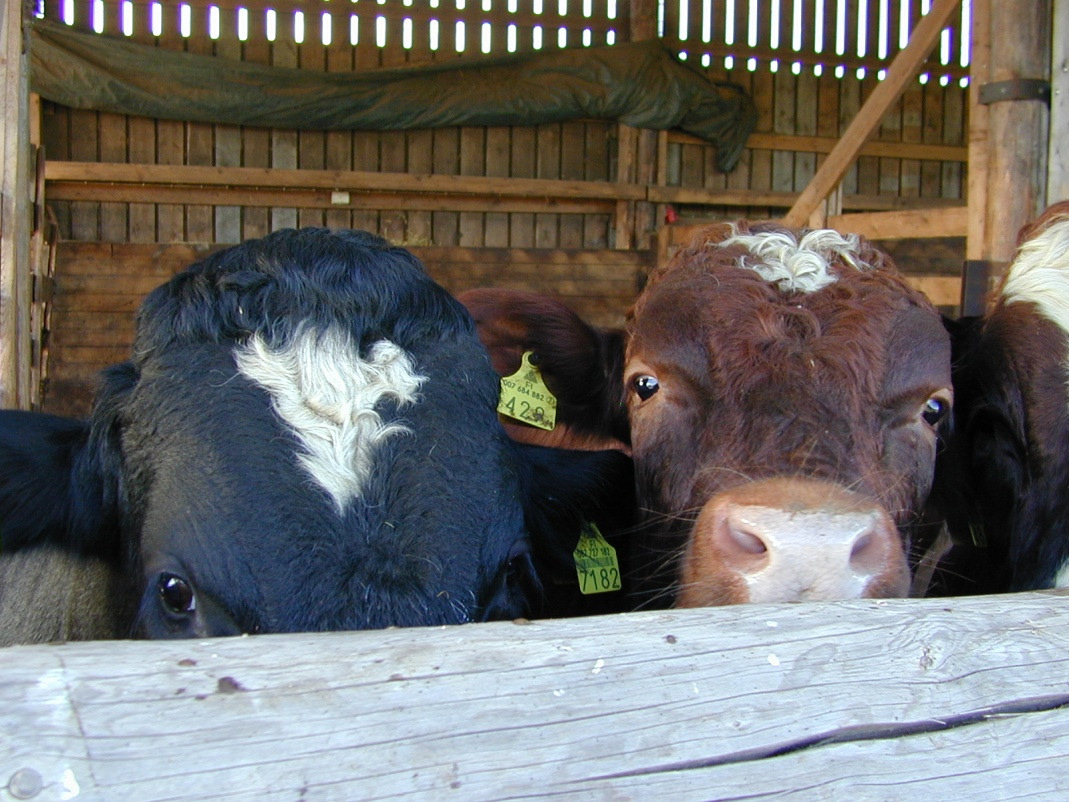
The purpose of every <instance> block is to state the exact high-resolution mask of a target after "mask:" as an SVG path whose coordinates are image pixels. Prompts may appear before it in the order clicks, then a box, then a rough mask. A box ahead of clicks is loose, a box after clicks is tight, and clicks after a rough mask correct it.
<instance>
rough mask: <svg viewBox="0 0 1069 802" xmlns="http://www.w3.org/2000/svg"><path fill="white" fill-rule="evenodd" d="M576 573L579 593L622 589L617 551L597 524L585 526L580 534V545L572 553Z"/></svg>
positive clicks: (586, 593)
mask: <svg viewBox="0 0 1069 802" xmlns="http://www.w3.org/2000/svg"><path fill="white" fill-rule="evenodd" d="M572 556H573V557H574V558H575V572H576V574H578V576H579V592H580V593H582V594H583V595H585V596H589V595H590V594H591V593H606V592H608V591H610V590H619V589H620V563H619V561H618V560H617V559H616V549H614V548H613V547H612V546H610V545H609V542H608V541H607V540H605V538H604V536H602V534H601V532H600V531H599V530H598V527H597V525H596V524H593V523H590V522H588V523H585V524H583V531H582V532H580V533H579V545H577V546H576V547H575V551H573V552H572Z"/></svg>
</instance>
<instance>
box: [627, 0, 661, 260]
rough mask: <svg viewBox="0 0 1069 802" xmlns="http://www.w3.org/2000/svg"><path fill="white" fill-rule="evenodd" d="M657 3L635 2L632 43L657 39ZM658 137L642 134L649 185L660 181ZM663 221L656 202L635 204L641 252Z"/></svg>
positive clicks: (642, 174) (643, 176)
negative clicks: (657, 217)
mask: <svg viewBox="0 0 1069 802" xmlns="http://www.w3.org/2000/svg"><path fill="white" fill-rule="evenodd" d="M657 6H658V3H657V0H631V41H632V42H638V41H641V40H643V39H656V38H657V36H658V35H659V31H658V30H657ZM658 143H659V139H658V135H657V132H656V131H652V130H650V129H648V128H643V129H640V130H639V132H638V163H637V165H636V167H637V174H636V179H637V181H638V183H639V184H644V185H646V186H649V185H650V184H654V183H656V182H657V165H658V164H659V162H660V157H659V154H658ZM658 223H659V221H658V220H657V219H656V213H655V210H654V206H653V204H652V203H646V202H645V201H641V202H639V203H636V204H635V223H634V242H635V248H637V249H638V250H647V249H648V248H650V247H651V246H652V244H653V234H654V231H655V230H656V228H657V225H658Z"/></svg>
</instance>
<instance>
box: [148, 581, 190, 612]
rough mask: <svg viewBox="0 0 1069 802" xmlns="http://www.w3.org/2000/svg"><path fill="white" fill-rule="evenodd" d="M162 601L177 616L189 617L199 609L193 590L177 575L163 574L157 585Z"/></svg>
mask: <svg viewBox="0 0 1069 802" xmlns="http://www.w3.org/2000/svg"><path fill="white" fill-rule="evenodd" d="M157 588H158V590H159V594H160V601H161V602H163V606H164V607H166V608H167V610H168V611H169V612H172V613H174V614H175V615H188V614H189V613H192V612H193V611H194V610H196V609H197V597H196V596H195V595H194V593H193V588H192V587H191V586H190V584H189V583H188V582H186V580H184V579H182V577H180V576H178V575H177V574H161V575H160V578H159V583H158V585H157Z"/></svg>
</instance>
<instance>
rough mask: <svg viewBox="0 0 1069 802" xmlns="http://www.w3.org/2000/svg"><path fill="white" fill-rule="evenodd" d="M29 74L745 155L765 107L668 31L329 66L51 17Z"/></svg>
mask: <svg viewBox="0 0 1069 802" xmlns="http://www.w3.org/2000/svg"><path fill="white" fill-rule="evenodd" d="M29 54H30V86H31V89H32V90H33V91H34V92H37V93H38V94H39V95H41V97H43V98H46V99H48V100H51V101H54V102H56V103H62V104H63V105H66V106H71V107H74V108H80V109H96V110H100V111H111V112H117V113H119V114H136V115H143V116H146V117H156V118H161V119H170V120H190V121H196V122H208V123H226V124H232V125H252V126H264V127H271V128H293V129H316V130H332V129H334V130H338V129H367V130H398V129H408V128H434V127H439V126H447V125H534V124H537V123H547V122H558V121H562V120H570V119H580V118H585V119H607V120H618V121H620V122H622V123H626V124H627V125H632V126H636V127H639V128H655V129H670V128H678V129H680V130H681V131H685V132H687V133H689V134H693V135H695V136H698V137H701V138H702V139H706V140H708V141H709V142H711V143H713V144H714V145H716V148H717V167H718V168H719V169H720V170H722V171H724V172H728V171H729V170H731V169H732V168H733V167H734V166H735V164H736V163H737V161H738V158H739V154H740V152H741V151H742V148H743V146H744V145H745V143H746V138H747V137H748V136H749V134H750V132H751V131H752V130H753V128H754V124H755V123H756V119H757V113H756V109H755V108H754V105H753V101H752V100H751V99H750V98H749V96H747V95H746V94H745V93H744V92H743V90H742V89H741V88H740V87H739V86H737V85H736V84H732V83H729V82H726V81H710V80H709V79H708V78H706V76H705V75H704V74H703V73H702V72H701V71H700V70H698V69H695V68H693V67H691V66H689V65H688V64H687V63H685V62H681V61H680V60H679V59H678V58H676V57H675V55H674V54H673V53H672V51H671V50H670V49H669V48H668V47H667V46H665V45H664V44H662V43H661V42H658V41H644V42H635V43H630V44H621V45H615V46H612V47H589V48H570V49H565V50H554V51H551V52H550V51H546V52H538V53H535V54H524V55H512V56H506V57H495V58H478V59H471V58H465V59H455V60H452V61H449V62H447V63H444V64H432V65H428V66H413V67H403V68H398V69H382V70H374V71H372V72H360V73H328V72H318V71H313V70H300V69H290V68H285V67H269V66H263V65H260V64H252V63H248V62H243V61H237V60H233V59H226V58H221V57H216V56H203V55H197V54H193V53H185V52H178V51H170V50H163V49H160V48H156V47H150V46H147V45H142V44H137V43H134V42H129V41H126V40H124V39H120V38H116V37H109V36H100V35H96V34H92V33H85V32H82V31H77V30H74V29H72V28H69V27H67V26H65V25H62V24H60V23H55V22H51V21H49V20H36V21H34V23H33V24H32V26H31V27H30V30H29Z"/></svg>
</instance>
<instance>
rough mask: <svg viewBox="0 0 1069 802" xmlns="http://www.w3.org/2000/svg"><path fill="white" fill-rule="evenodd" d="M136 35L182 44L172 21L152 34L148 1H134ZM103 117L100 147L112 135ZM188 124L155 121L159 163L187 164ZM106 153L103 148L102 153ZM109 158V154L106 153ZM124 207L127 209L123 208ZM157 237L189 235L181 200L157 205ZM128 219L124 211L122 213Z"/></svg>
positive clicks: (149, 42) (140, 39)
mask: <svg viewBox="0 0 1069 802" xmlns="http://www.w3.org/2000/svg"><path fill="white" fill-rule="evenodd" d="M134 10H135V17H134V38H135V39H136V40H137V41H138V42H140V43H141V44H145V45H158V46H159V47H161V48H164V47H165V48H167V49H169V50H179V49H181V47H182V42H181V37H180V36H179V34H178V30H177V28H176V26H174V25H169V26H167V28H166V29H165V30H161V31H160V34H161V35H160V38H159V40H157V39H156V37H155V36H153V34H152V30H151V20H150V18H149V13H148V11H149V9H148V6H147V5H142V4H135V5H134ZM103 122H104V118H103V115H101V125H102V130H101V150H102V151H103V149H104V147H105V146H107V145H108V142H109V139H110V137H109V136H108V135H106V134H105V133H104V131H103ZM185 140H186V137H185V126H184V125H183V124H182V123H181V122H180V121H178V120H159V121H158V122H157V123H156V159H157V163H159V164H184V163H185V160H186V147H185V146H186V141H185ZM101 156H102V157H103V156H104V154H103V152H102V153H101ZM105 159H106V157H105ZM124 211H125V210H124ZM156 217H157V221H158V229H157V241H159V242H184V241H185V239H186V215H185V207H183V206H182V205H180V204H160V205H159V206H158V207H157V215H156ZM123 222H124V223H125V213H124V214H123ZM105 225H106V218H105V215H104V211H103V205H102V208H101V229H102V230H103V229H104V228H105Z"/></svg>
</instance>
